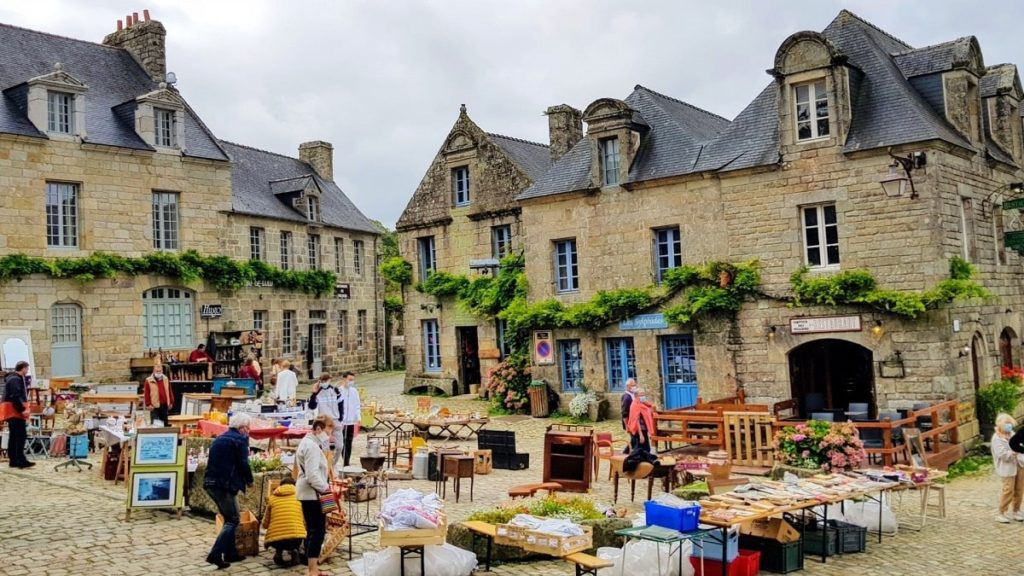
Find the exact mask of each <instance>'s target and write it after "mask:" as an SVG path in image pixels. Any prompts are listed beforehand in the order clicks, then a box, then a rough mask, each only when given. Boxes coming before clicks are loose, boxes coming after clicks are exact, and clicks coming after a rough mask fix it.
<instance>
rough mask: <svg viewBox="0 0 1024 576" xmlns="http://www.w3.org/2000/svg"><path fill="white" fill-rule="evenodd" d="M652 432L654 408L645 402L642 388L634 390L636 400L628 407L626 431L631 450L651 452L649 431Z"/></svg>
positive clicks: (645, 397)
mask: <svg viewBox="0 0 1024 576" xmlns="http://www.w3.org/2000/svg"><path fill="white" fill-rule="evenodd" d="M651 430H654V406H653V405H652V404H651V403H650V402H648V401H647V393H646V391H644V389H643V388H637V389H636V398H635V399H634V400H633V402H632V403H631V404H630V407H629V419H628V420H627V421H626V431H627V432H629V434H630V436H631V437H632V446H633V450H637V449H640V450H643V451H645V452H648V453H649V452H650V451H651V436H650V431H651Z"/></svg>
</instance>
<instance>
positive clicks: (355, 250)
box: [352, 240, 363, 276]
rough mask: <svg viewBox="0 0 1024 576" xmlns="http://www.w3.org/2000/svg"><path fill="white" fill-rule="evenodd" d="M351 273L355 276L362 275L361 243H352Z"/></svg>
mask: <svg viewBox="0 0 1024 576" xmlns="http://www.w3.org/2000/svg"><path fill="white" fill-rule="evenodd" d="M352 273H353V274H355V275H356V276H362V275H363V241H362V240H353V241H352Z"/></svg>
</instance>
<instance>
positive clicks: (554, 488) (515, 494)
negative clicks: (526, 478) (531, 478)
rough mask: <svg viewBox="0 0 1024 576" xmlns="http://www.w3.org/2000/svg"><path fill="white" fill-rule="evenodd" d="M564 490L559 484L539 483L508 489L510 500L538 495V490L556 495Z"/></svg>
mask: <svg viewBox="0 0 1024 576" xmlns="http://www.w3.org/2000/svg"><path fill="white" fill-rule="evenodd" d="M561 489H562V485H561V484H559V483H558V482H538V483H536V484H520V485H519V486H513V487H511V488H509V489H508V497H509V498H527V497H530V496H534V495H536V494H537V491H538V490H547V491H548V494H554V493H555V492H558V491H559V490H561Z"/></svg>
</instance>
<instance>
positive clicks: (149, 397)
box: [142, 364, 174, 426]
mask: <svg viewBox="0 0 1024 576" xmlns="http://www.w3.org/2000/svg"><path fill="white" fill-rule="evenodd" d="M142 401H143V402H144V403H145V404H146V408H147V409H149V421H150V423H153V422H155V421H156V420H159V421H160V422H162V423H163V425H164V426H167V425H168V424H167V412H168V411H169V410H170V409H171V408H172V407H173V406H174V393H172V392H171V382H170V381H169V380H168V379H167V377H166V376H164V368H163V366H160V365H159V364H158V365H156V366H154V367H153V375H152V376H150V377H149V378H146V381H145V382H144V383H143V384H142Z"/></svg>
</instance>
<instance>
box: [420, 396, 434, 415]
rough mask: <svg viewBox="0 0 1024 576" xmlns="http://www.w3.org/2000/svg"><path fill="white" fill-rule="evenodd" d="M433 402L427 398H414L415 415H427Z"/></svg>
mask: <svg viewBox="0 0 1024 576" xmlns="http://www.w3.org/2000/svg"><path fill="white" fill-rule="evenodd" d="M433 404H434V401H433V400H432V399H431V398H430V397H429V396H420V397H418V398H416V413H417V414H428V413H429V412H430V408H431V406H433Z"/></svg>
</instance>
